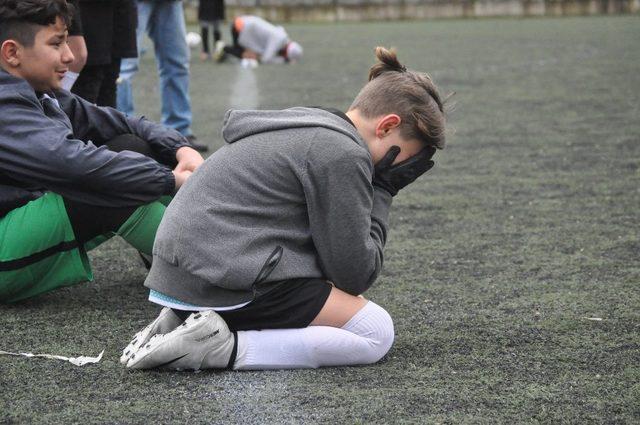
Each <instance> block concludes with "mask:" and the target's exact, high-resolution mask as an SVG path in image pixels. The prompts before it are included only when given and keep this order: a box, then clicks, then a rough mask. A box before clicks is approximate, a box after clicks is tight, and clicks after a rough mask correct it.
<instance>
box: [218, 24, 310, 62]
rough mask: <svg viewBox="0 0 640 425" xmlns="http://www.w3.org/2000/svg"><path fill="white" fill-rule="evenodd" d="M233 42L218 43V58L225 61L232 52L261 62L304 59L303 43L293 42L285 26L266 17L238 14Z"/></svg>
mask: <svg viewBox="0 0 640 425" xmlns="http://www.w3.org/2000/svg"><path fill="white" fill-rule="evenodd" d="M231 38H232V40H233V45H231V46H225V45H224V44H223V43H219V44H217V45H216V52H215V59H216V60H217V61H218V62H222V61H223V60H225V58H226V57H227V56H228V55H231V56H235V57H237V58H239V59H247V60H254V61H259V62H261V63H289V62H296V61H299V60H300V59H301V58H302V53H303V50H302V46H300V44H298V43H296V42H295V41H291V40H290V39H289V35H288V34H287V32H286V31H285V29H284V28H283V27H281V26H276V25H273V24H272V23H270V22H267V21H265V20H264V19H262V18H260V17H258V16H253V15H244V16H238V17H237V18H235V20H234V21H233V24H232V25H231Z"/></svg>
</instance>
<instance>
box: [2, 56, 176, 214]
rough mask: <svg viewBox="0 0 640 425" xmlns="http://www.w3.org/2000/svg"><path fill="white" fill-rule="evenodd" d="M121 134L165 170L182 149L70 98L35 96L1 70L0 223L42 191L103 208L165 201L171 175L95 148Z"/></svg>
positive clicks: (147, 126) (161, 130)
mask: <svg viewBox="0 0 640 425" xmlns="http://www.w3.org/2000/svg"><path fill="white" fill-rule="evenodd" d="M58 105H59V106H58ZM122 134H135V135H137V136H139V137H141V138H142V139H143V140H146V141H147V142H148V143H149V144H150V145H151V147H152V149H153V150H154V151H155V152H158V153H159V155H160V157H161V158H162V160H163V163H164V164H166V165H167V166H174V165H175V161H176V159H175V154H176V151H177V150H178V148H180V147H182V146H188V142H187V141H186V140H185V139H184V138H183V137H182V136H181V135H180V134H179V133H178V132H176V131H175V130H172V129H168V128H166V127H164V126H162V125H160V124H156V123H152V122H150V121H148V120H146V119H145V118H132V117H127V116H125V115H124V114H122V113H120V112H118V111H116V110H115V109H112V108H102V107H98V106H95V105H93V104H91V103H89V102H86V101H84V100H83V99H81V98H79V97H77V96H75V95H73V94H71V93H69V92H66V91H60V92H56V93H55V95H53V94H52V95H51V97H50V96H48V95H40V96H38V94H36V92H35V91H34V90H33V88H32V87H31V86H30V85H29V84H28V83H27V82H26V81H25V80H23V79H20V78H17V77H14V76H12V75H11V74H9V73H7V72H6V71H4V70H2V69H0V217H3V216H5V215H6V214H7V213H8V212H10V211H12V210H13V209H15V208H18V207H20V206H22V205H24V204H26V203H27V202H29V201H30V200H33V199H37V198H38V197H40V196H42V194H43V193H44V192H47V191H51V192H55V193H58V194H60V195H62V196H63V197H65V198H67V199H70V200H73V201H77V202H83V203H87V204H91V205H97V206H104V207H129V206H137V205H142V204H144V203H148V202H151V201H153V200H155V199H157V198H159V197H160V196H162V195H164V194H170V193H172V192H173V191H174V188H175V179H174V176H173V174H172V172H171V169H170V168H168V167H166V166H163V165H161V164H159V163H157V162H156V161H154V160H153V159H151V158H148V157H145V156H143V155H140V154H137V153H134V152H129V151H124V152H119V153H116V152H113V151H110V150H108V149H107V148H106V147H104V146H102V145H103V144H104V143H106V142H108V141H109V140H111V139H113V138H114V137H116V136H118V135H122Z"/></svg>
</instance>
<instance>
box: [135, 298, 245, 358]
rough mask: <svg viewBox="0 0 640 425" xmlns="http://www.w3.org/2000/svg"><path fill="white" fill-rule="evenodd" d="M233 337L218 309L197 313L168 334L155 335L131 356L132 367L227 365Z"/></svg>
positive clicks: (231, 350)
mask: <svg viewBox="0 0 640 425" xmlns="http://www.w3.org/2000/svg"><path fill="white" fill-rule="evenodd" d="M234 344H235V342H234V338H233V335H232V333H231V331H230V330H229V327H228V326H227V324H226V322H225V321H224V319H223V318H222V317H220V316H219V315H218V314H217V313H216V312H215V311H213V310H208V311H203V312H200V313H194V314H192V315H191V316H189V318H188V319H187V320H185V321H184V323H183V324H182V325H180V326H178V327H177V328H176V329H174V330H173V331H171V332H170V333H168V334H165V335H156V337H154V338H152V339H151V340H149V342H148V343H147V344H145V345H144V347H142V348H141V349H139V350H138V351H137V352H136V353H135V354H133V355H132V356H131V358H130V359H129V361H128V363H127V367H128V368H131V369H152V368H167V369H174V370H185V369H187V370H200V369H219V368H225V367H227V366H228V363H229V359H230V358H231V353H232V352H233V346H234Z"/></svg>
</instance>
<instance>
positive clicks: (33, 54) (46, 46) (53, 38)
mask: <svg viewBox="0 0 640 425" xmlns="http://www.w3.org/2000/svg"><path fill="white" fill-rule="evenodd" d="M67 36H68V33H67V26H66V25H65V23H64V21H63V20H62V19H60V18H56V22H55V24H53V25H48V26H46V27H41V29H40V30H39V31H38V32H37V33H36V36H35V40H34V43H33V45H32V46H31V47H25V46H23V45H19V47H18V49H17V53H16V57H17V59H18V62H19V63H18V65H17V66H16V67H15V68H14V71H16V74H17V75H18V76H20V77H22V78H24V79H25V80H27V82H28V83H29V84H30V85H31V87H33V88H34V89H35V90H36V91H42V92H48V91H52V90H56V89H59V88H60V87H61V83H62V78H63V77H64V75H65V73H66V72H67V71H68V70H69V64H70V63H71V62H73V59H74V58H73V53H71V49H69V45H68V44H67Z"/></svg>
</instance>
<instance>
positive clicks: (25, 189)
mask: <svg viewBox="0 0 640 425" xmlns="http://www.w3.org/2000/svg"><path fill="white" fill-rule="evenodd" d="M70 21H71V10H70V7H69V5H68V4H67V2H66V1H65V0H0V235H2V239H1V240H0V302H15V301H19V300H23V299H26V298H30V297H33V296H35V295H38V294H42V293H44V292H48V291H51V290H53V289H56V288H59V287H62V286H69V285H73V284H76V283H79V282H83V281H87V280H92V279H93V275H92V271H91V266H90V264H89V258H88V256H87V251H89V250H90V249H92V248H95V247H96V246H98V245H99V244H100V243H102V242H104V241H105V240H107V239H108V238H110V237H112V236H113V235H116V234H117V235H119V236H121V237H122V238H124V239H125V240H126V241H127V242H129V244H131V245H132V246H133V247H134V248H136V249H137V250H138V251H140V252H142V253H145V254H149V255H150V254H151V249H152V247H153V242H154V239H155V234H156V230H157V228H158V225H159V223H160V219H161V218H162V216H163V214H164V211H165V207H166V204H167V203H168V200H169V197H170V196H172V195H173V194H174V193H175V192H176V191H177V189H178V188H180V187H181V186H182V184H183V183H184V182H185V181H186V180H187V179H188V178H189V177H190V176H191V173H192V172H193V171H195V170H196V168H198V167H199V166H200V164H202V162H203V159H202V157H201V156H200V154H199V153H197V152H196V151H195V150H193V149H192V148H191V147H189V144H188V142H187V140H186V139H185V138H184V137H183V136H181V135H180V133H178V132H177V131H175V130H172V129H170V128H167V127H164V126H162V125H160V124H156V123H152V122H150V121H147V120H146V119H144V118H134V117H127V116H125V115H124V114H122V113H120V112H118V111H116V110H115V109H112V108H103V107H99V106H96V105H94V104H92V103H89V102H87V101H86V100H84V99H82V98H80V97H79V96H76V95H74V94H72V93H69V92H68V91H66V90H62V89H61V83H62V80H63V78H64V76H65V74H66V72H67V71H68V69H69V65H70V64H71V63H72V62H73V54H72V53H71V50H70V48H69V45H68V44H67V37H68V35H67V28H68V26H69V23H70Z"/></svg>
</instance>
